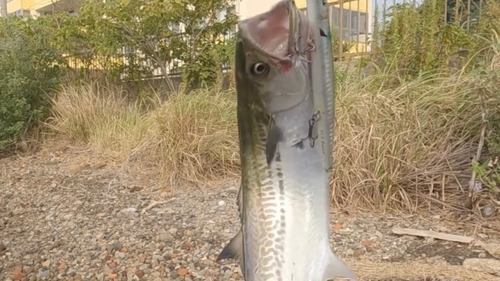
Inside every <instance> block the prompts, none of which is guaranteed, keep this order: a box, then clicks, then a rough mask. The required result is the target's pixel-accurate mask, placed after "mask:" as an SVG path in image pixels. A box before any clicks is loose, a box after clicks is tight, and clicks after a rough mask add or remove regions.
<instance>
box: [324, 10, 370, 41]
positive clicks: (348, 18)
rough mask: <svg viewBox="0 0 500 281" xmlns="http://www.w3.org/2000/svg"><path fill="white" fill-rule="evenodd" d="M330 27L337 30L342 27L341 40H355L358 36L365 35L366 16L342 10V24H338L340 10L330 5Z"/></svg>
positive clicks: (353, 11)
mask: <svg viewBox="0 0 500 281" xmlns="http://www.w3.org/2000/svg"><path fill="white" fill-rule="evenodd" d="M329 16H330V25H331V26H333V27H335V29H336V30H339V28H340V27H342V38H343V39H345V40H357V38H356V37H357V36H358V34H360V35H361V34H366V32H367V30H366V24H367V14H366V13H363V12H359V13H358V11H355V10H349V9H342V23H341V24H340V20H341V19H340V18H341V17H340V9H339V8H338V7H335V6H334V5H330V11H329Z"/></svg>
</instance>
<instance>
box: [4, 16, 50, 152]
mask: <svg viewBox="0 0 500 281" xmlns="http://www.w3.org/2000/svg"><path fill="white" fill-rule="evenodd" d="M50 40H51V33H50V31H49V29H47V28H46V26H45V25H44V24H43V23H42V22H39V21H35V20H22V19H20V18H8V19H3V18H0V148H4V147H6V146H8V145H10V144H12V143H14V142H15V141H17V140H18V139H19V138H20V136H21V133H23V132H24V131H26V130H28V129H30V128H32V127H33V126H36V125H37V124H38V123H39V122H40V121H43V120H44V119H45V118H46V117H47V116H48V113H49V97H50V96H51V95H52V94H53V92H54V90H55V89H56V88H57V85H58V69H59V68H58V66H57V64H56V62H57V61H59V56H58V54H57V52H56V51H55V50H54V49H53V48H52V47H51V45H50Z"/></svg>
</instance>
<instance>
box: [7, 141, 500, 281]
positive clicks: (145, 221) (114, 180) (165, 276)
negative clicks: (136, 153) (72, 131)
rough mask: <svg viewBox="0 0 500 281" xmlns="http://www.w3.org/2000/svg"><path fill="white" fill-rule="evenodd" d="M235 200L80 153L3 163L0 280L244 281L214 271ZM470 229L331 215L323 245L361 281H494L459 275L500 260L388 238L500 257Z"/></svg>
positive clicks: (226, 193)
mask: <svg viewBox="0 0 500 281" xmlns="http://www.w3.org/2000/svg"><path fill="white" fill-rule="evenodd" d="M226 182H229V183H231V181H226ZM236 193H237V188H236V185H235V184H234V181H233V182H232V183H231V184H228V183H226V184H221V186H220V187H219V188H213V189H192V188H186V189H183V190H181V189H178V188H177V189H175V190H172V189H170V188H167V187H165V186H156V185H155V183H154V181H153V180H152V177H150V176H147V175H146V174H143V173H135V172H126V171H124V170H123V169H120V167H117V166H115V165H113V164H112V162H110V161H108V160H106V159H99V155H98V154H97V153H95V152H93V151H88V150H78V149H77V148H68V147H65V148H59V149H51V150H43V151H40V152H37V153H35V154H32V155H28V156H11V157H6V158H3V159H0V280H30V281H31V280H124V281H125V280H127V281H128V280H152V281H163V280H243V279H242V277H241V274H240V271H239V268H238V267H237V264H236V263H235V262H234V261H224V262H219V263H218V262H216V261H215V258H216V256H217V255H218V253H219V251H220V250H221V249H222V247H223V246H224V244H225V243H227V241H228V240H229V239H230V238H231V237H232V236H233V235H234V234H235V233H236V230H237V228H238V218H237V209H236ZM477 226H479V224H478V225H476V227H474V226H473V225H472V226H471V224H470V223H467V224H465V223H463V224H461V223H456V222H453V223H451V222H446V221H445V220H443V219H442V218H440V217H439V216H433V217H431V216H425V215H421V216H417V215H414V216H409V215H381V214H379V215H377V214H365V215H359V214H358V215H352V214H348V213H347V212H341V211H335V212H333V213H332V236H331V237H332V246H333V248H334V251H335V252H336V253H337V254H338V255H339V256H340V257H341V258H342V259H344V260H345V261H346V262H347V263H348V264H349V265H350V266H352V268H353V270H354V271H355V272H356V273H357V274H358V275H359V277H361V280H434V279H429V278H430V277H435V278H437V279H435V280H500V276H498V275H494V274H496V273H498V272H500V267H499V268H498V272H495V270H496V268H494V269H491V268H489V269H488V268H486V269H484V268H475V269H474V270H472V269H470V266H469V267H466V266H464V265H463V264H464V260H467V259H471V258H479V259H480V261H481V263H482V264H486V261H488V262H493V267H494V266H496V264H495V262H499V263H500V261H499V260H498V258H499V256H497V255H496V254H500V251H499V252H494V251H491V250H490V251H486V250H485V249H484V247H483V248H481V247H468V245H463V244H458V243H452V242H446V241H437V240H432V239H421V238H415V237H407V236H403V237H400V236H396V235H393V234H392V233H391V229H392V228H393V227H412V228H418V229H427V230H429V229H432V230H436V231H443V232H449V233H455V234H461V235H465V234H467V235H473V236H475V237H478V238H480V239H481V240H482V241H485V242H487V243H490V245H500V244H499V243H500V242H499V241H500V233H499V232H498V230H499V229H500V227H498V219H497V220H496V222H488V223H482V224H481V225H480V227H477ZM483 261H484V262H483ZM490 267H491V266H490ZM491 271H493V272H491ZM490 273H493V274H490Z"/></svg>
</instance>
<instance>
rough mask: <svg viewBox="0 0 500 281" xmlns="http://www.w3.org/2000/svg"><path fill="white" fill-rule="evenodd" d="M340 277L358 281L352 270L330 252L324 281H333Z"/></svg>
mask: <svg viewBox="0 0 500 281" xmlns="http://www.w3.org/2000/svg"><path fill="white" fill-rule="evenodd" d="M338 277H342V278H349V279H350V280H351V281H357V280H358V279H357V278H356V275H354V273H353V272H352V271H351V269H350V268H349V267H348V266H347V265H346V264H345V263H344V262H343V261H341V260H340V259H339V258H338V257H336V256H335V255H334V254H333V253H332V252H331V251H330V255H329V258H328V264H327V266H326V268H325V272H324V273H323V280H331V279H334V278H338Z"/></svg>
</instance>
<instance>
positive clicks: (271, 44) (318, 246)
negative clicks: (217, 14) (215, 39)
mask: <svg viewBox="0 0 500 281" xmlns="http://www.w3.org/2000/svg"><path fill="white" fill-rule="evenodd" d="M311 28H312V27H311V25H310V24H309V23H308V21H307V19H306V18H305V16H304V14H303V13H302V12H300V11H299V10H298V9H297V8H296V7H295V4H294V2H293V1H291V0H283V1H281V2H279V3H278V4H276V5H275V6H274V7H273V8H272V9H271V10H270V11H268V12H266V13H264V14H261V15H257V16H255V17H253V18H249V19H247V20H244V21H242V22H240V24H239V32H238V36H237V43H236V63H235V75H236V77H235V78H236V90H237V119H238V129H239V141H240V157H241V171H242V174H241V187H240V191H239V194H238V207H239V212H240V218H241V224H242V225H241V230H240V231H239V232H238V234H237V235H236V236H235V237H234V238H233V239H232V240H231V241H230V242H229V244H228V245H227V246H226V247H225V248H224V249H223V250H222V252H221V254H220V255H219V259H225V258H234V259H239V260H240V266H241V269H242V273H243V275H244V277H245V280H246V281H324V280H329V279H333V278H334V277H348V278H351V280H356V278H355V276H354V274H353V273H352V272H351V271H350V270H349V268H348V267H347V266H346V265H345V264H344V263H343V262H342V261H340V260H339V259H338V258H337V257H336V256H335V255H334V254H333V252H332V251H331V248H330V243H329V220H330V219H329V204H330V202H329V198H330V194H329V185H328V171H327V170H325V169H324V168H323V164H322V158H321V156H320V151H319V149H318V147H317V145H315V143H314V140H315V137H314V135H315V131H316V129H315V127H314V124H315V122H316V119H317V118H318V116H317V112H316V111H315V107H314V102H313V94H312V86H311V71H310V53H311V51H313V49H314V45H313V40H312V38H311Z"/></svg>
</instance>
